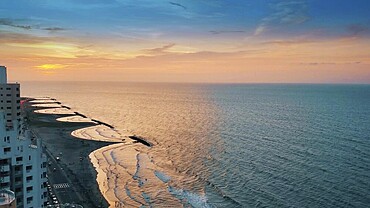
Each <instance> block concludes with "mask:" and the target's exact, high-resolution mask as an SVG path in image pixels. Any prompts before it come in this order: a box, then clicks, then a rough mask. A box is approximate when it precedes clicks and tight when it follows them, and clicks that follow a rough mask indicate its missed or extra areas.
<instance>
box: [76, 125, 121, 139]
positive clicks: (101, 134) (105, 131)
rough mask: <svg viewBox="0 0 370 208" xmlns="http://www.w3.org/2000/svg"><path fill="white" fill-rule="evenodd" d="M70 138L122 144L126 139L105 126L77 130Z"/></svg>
mask: <svg viewBox="0 0 370 208" xmlns="http://www.w3.org/2000/svg"><path fill="white" fill-rule="evenodd" d="M71 135H72V136H74V137H77V138H80V139H87V140H95V141H105V142H123V141H124V140H125V139H126V137H125V136H122V135H121V134H119V133H118V132H117V131H115V130H114V129H111V128H109V127H107V126H105V125H95V126H90V127H86V128H82V129H77V130H75V131H73V132H72V133H71Z"/></svg>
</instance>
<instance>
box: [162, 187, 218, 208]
mask: <svg viewBox="0 0 370 208" xmlns="http://www.w3.org/2000/svg"><path fill="white" fill-rule="evenodd" d="M168 191H169V192H170V193H171V194H172V195H174V196H175V197H176V198H178V199H180V200H181V201H182V202H183V203H188V204H190V205H191V206H193V207H194V208H211V207H212V206H211V205H210V204H208V203H207V197H206V196H205V195H199V194H196V193H193V192H190V191H186V190H183V189H176V188H174V187H172V186H169V187H168Z"/></svg>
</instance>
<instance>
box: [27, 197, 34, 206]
mask: <svg viewBox="0 0 370 208" xmlns="http://www.w3.org/2000/svg"><path fill="white" fill-rule="evenodd" d="M32 200H33V197H32V196H30V197H27V204H30V203H31V202H32Z"/></svg>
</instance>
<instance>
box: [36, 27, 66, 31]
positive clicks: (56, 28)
mask: <svg viewBox="0 0 370 208" xmlns="http://www.w3.org/2000/svg"><path fill="white" fill-rule="evenodd" d="M42 29H43V30H47V31H50V32H58V31H63V30H66V29H65V28H62V27H45V28H42Z"/></svg>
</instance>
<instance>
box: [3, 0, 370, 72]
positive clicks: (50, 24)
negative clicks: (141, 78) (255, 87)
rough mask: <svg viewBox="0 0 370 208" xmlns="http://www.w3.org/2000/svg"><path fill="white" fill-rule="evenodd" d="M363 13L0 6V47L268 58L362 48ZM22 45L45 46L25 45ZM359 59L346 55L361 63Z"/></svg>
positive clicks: (291, 1) (211, 2) (267, 1)
mask: <svg viewBox="0 0 370 208" xmlns="http://www.w3.org/2000/svg"><path fill="white" fill-rule="evenodd" d="M369 11H370V1H368V0H354V1H348V0H335V1H334V0H326V1H324V0H234V1H226V0H187V1H185V0H184V1H179V0H33V1H29V0H2V1H1V2H0V44H3V46H4V47H3V48H4V49H3V50H5V46H6V49H7V50H8V51H9V50H10V51H17V50H21V49H22V47H23V48H25V49H27V51H28V52H27V54H28V55H29V54H30V53H32V50H31V49H30V48H32V49H33V50H34V51H35V53H36V54H39V55H40V56H42V54H45V53H47V51H46V50H47V49H48V50H51V51H50V52H51V53H57V52H60V54H59V55H58V54H55V57H56V56H59V57H61V56H63V57H64V56H65V57H64V58H66V57H67V55H66V54H67V53H72V52H76V50H77V49H78V52H79V53H80V54H78V55H76V54H68V57H70V58H72V57H82V56H83V57H86V56H99V57H100V58H101V57H102V56H104V54H102V53H101V52H97V51H104V53H105V54H109V53H110V54H113V56H115V57H116V59H119V57H121V58H122V59H125V60H126V59H127V58H128V57H131V58H137V57H141V56H153V52H156V53H157V55H161V58H163V55H165V54H164V53H163V52H166V55H169V54H168V53H170V52H172V53H177V54H176V55H179V54H178V53H180V52H182V53H203V54H202V55H204V52H207V53H228V54H226V55H230V53H234V54H235V53H238V52H240V51H244V52H245V51H256V50H258V51H260V52H261V53H273V52H278V50H280V49H281V48H279V49H276V45H277V44H279V45H285V46H286V45H289V46H291V45H293V44H294V45H298V44H302V43H305V44H307V43H313V42H315V43H318V42H320V41H326V42H325V44H330V45H331V47H333V48H335V47H334V46H332V43H329V42H330V41H332V42H335V41H339V40H341V39H343V38H355V39H357V40H356V41H357V42H356V43H353V45H351V47H357V46H358V45H361V44H364V43H368V38H369V35H370V15H369ZM30 42H34V43H45V44H48V46H45V44H44V45H41V47H39V48H38V46H36V45H32V46H30V45H27V46H26V45H25V44H29V43H30ZM20 43H22V44H20ZM50 44H54V46H55V45H58V46H56V47H55V48H51V46H50ZM268 44H270V45H271V44H272V45H274V46H273V47H272V46H270V47H267V46H266V45H268ZM61 45H62V46H61ZM318 45H319V44H318ZM310 46H311V45H310ZM86 48H88V49H86ZM38 49H39V50H38ZM262 50H263V51H262ZM290 50H292V48H290ZM300 50H302V49H299V50H298V49H297V53H296V54H302V53H303V52H301V51H300ZM312 50H313V49H312ZM343 50H344V49H343ZM146 52H149V54H145V53H146ZM158 52H160V53H158ZM4 53H5V51H4ZM124 53H125V54H126V55H124ZM279 53H280V52H279ZM304 53H309V52H304ZM359 53H360V52H359ZM172 55H174V54H172ZM349 55H350V54H349ZM367 55H368V54H366V53H365V54H361V55H360V56H358V55H356V56H357V57H358V58H357V59H356V57H353V56H351V57H352V59H353V61H356V60H359V61H358V62H362V63H364V62H366V61H367V59H366V60H364V58H363V57H366V56H367ZM269 57H270V58H269ZM309 57H310V58H309ZM328 57H329V56H328ZM348 57H349V56H348ZM266 58H267V59H269V60H270V59H271V56H266ZM301 58H302V57H301ZM336 58H337V59H340V57H336ZM10 59H11V58H9V60H3V61H4V62H5V63H12V62H11V61H10ZM303 59H305V58H302V60H301V61H304V60H303ZM306 59H310V60H309V61H312V62H316V60H311V59H313V58H312V56H311V55H307V57H306ZM337 59H336V60H337ZM348 59H349V58H348ZM352 59H351V60H352ZM13 61H14V60H13ZM52 61H53V62H55V60H52ZM75 61H76V60H75ZM319 61H322V62H323V60H317V62H319ZM332 61H335V60H334V59H333V60H327V62H332ZM235 64H236V63H235ZM13 65H14V64H13ZM23 67H24V66H23ZM115 67H117V66H115ZM20 68H22V67H20ZM234 76H235V75H234Z"/></svg>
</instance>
